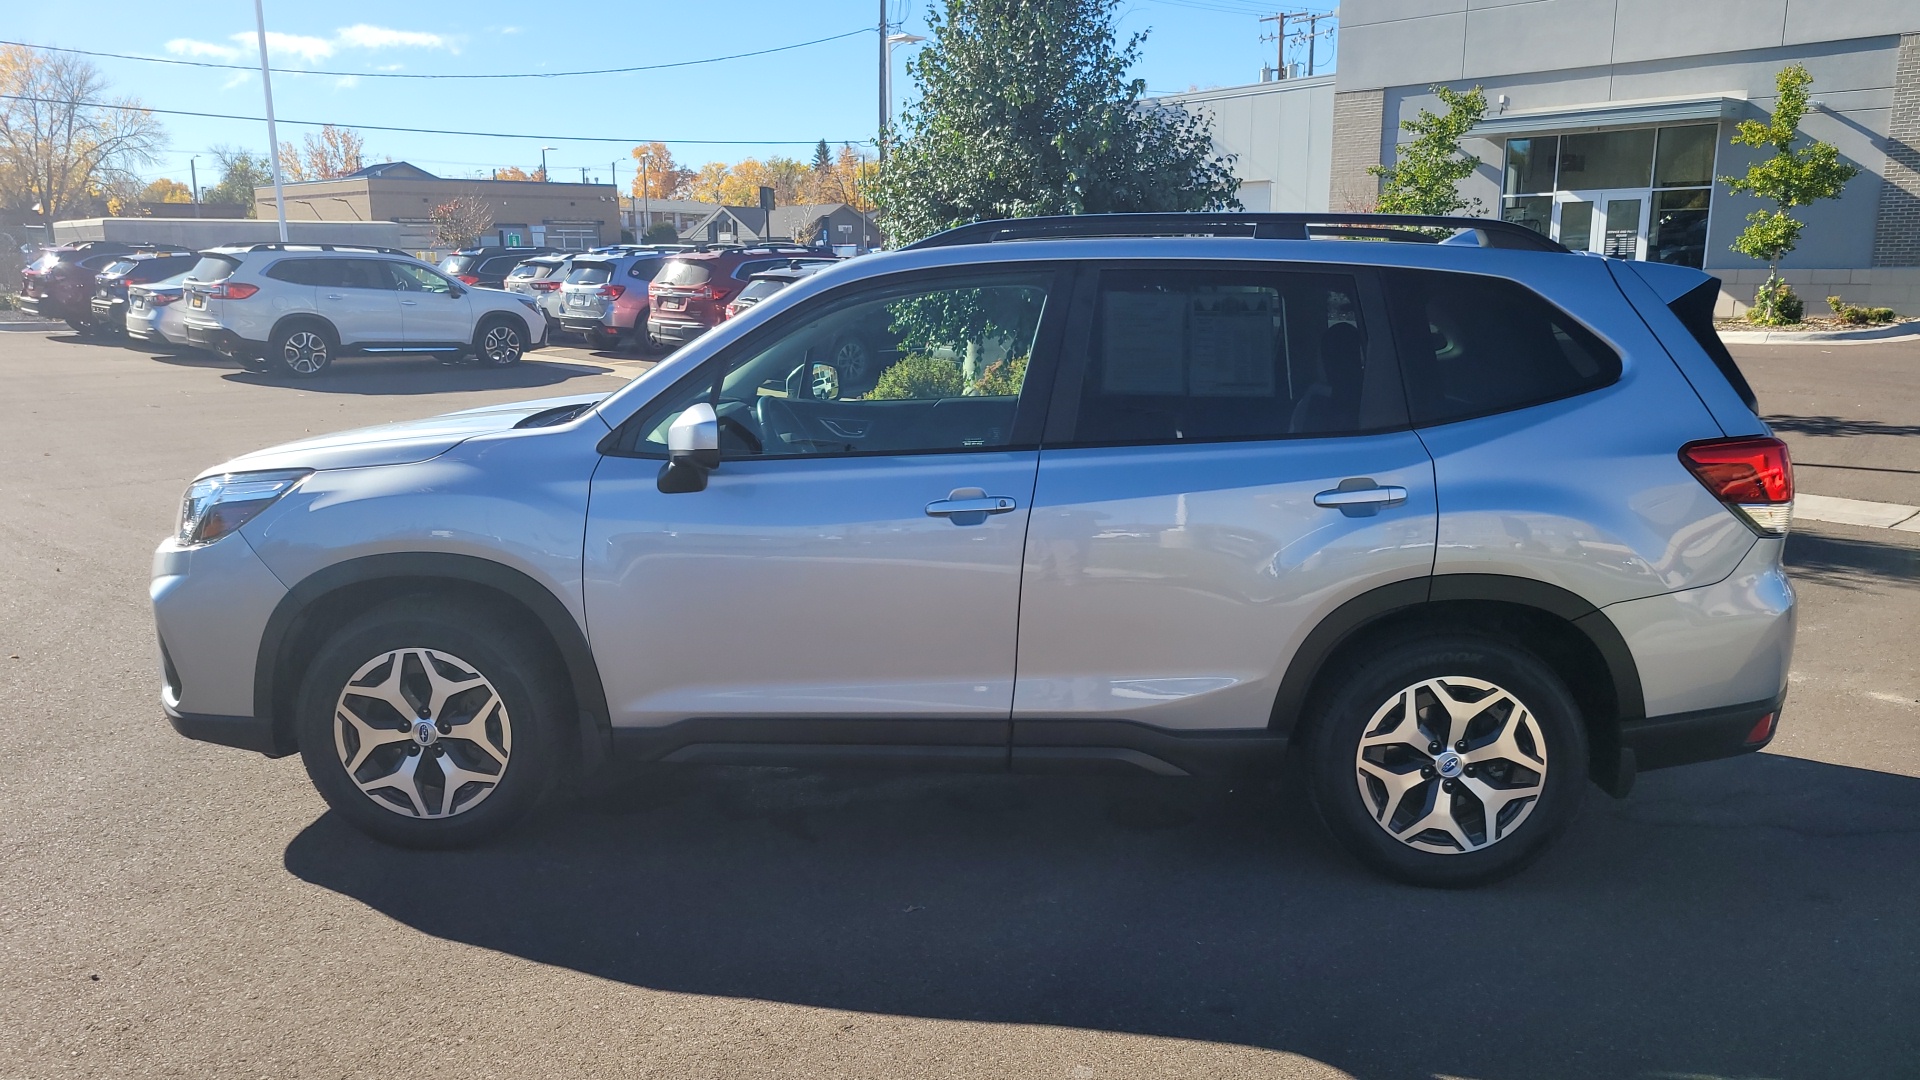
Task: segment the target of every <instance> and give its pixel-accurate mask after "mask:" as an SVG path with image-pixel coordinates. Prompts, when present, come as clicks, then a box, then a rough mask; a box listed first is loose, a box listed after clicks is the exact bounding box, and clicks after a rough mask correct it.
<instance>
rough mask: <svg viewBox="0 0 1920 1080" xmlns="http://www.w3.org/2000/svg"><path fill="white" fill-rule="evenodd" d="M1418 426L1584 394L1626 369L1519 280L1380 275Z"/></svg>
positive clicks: (1402, 273) (1431, 273)
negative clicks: (1385, 291)
mask: <svg viewBox="0 0 1920 1080" xmlns="http://www.w3.org/2000/svg"><path fill="white" fill-rule="evenodd" d="M1383 277H1384V279H1385V283H1386V289H1387V299H1388V305H1389V306H1390V308H1391V309H1392V312H1393V319H1394V333H1395V337H1396V338H1397V340H1398V342H1399V346H1400V357H1401V367H1402V370H1403V372H1404V375H1405V379H1406V385H1407V403H1408V405H1409V407H1410V408H1411V410H1412V413H1413V422H1414V424H1415V425H1417V426H1424V425H1431V424H1444V423H1449V422H1451V421H1454V420H1465V419H1467V418H1469V417H1474V416H1484V415H1486V414H1488V413H1496V412H1503V411H1506V410H1509V409H1519V408H1524V407H1526V406H1529V405H1538V404H1541V403H1543V402H1548V401H1554V400H1557V399H1559V398H1564V397H1571V396H1572V395H1574V394H1583V393H1586V392H1587V391H1589V390H1597V389H1599V388H1600V387H1603V386H1607V385H1609V384H1611V383H1613V382H1614V381H1615V380H1616V379H1618V378H1619V377H1620V357H1619V355H1618V354H1616V353H1615V352H1614V351H1613V350H1612V349H1610V348H1608V347H1607V344H1606V343H1605V342H1603V341H1601V340H1600V339H1599V338H1598V337H1597V336H1595V335H1594V334H1593V333H1592V332H1591V331H1589V330H1588V329H1587V328H1585V327H1583V326H1581V325H1580V324H1579V323H1577V322H1575V321H1574V320H1573V318H1572V317H1571V316H1569V315H1567V313H1566V312H1564V311H1561V310H1560V309H1558V308H1556V307H1554V306H1553V305H1552V304H1550V303H1548V302H1547V301H1546V300H1545V299H1543V298H1542V297H1541V296H1540V295H1539V294H1538V293H1535V292H1534V291H1533V290H1531V289H1528V288H1527V287H1526V286H1524V285H1521V284H1519V283H1518V282H1514V281H1509V280H1507V279H1505V278H1496V277H1486V276H1483V275H1479V274H1454V273H1445V272H1439V271H1431V270H1389V271H1386V272H1385V273H1384V274H1383Z"/></svg>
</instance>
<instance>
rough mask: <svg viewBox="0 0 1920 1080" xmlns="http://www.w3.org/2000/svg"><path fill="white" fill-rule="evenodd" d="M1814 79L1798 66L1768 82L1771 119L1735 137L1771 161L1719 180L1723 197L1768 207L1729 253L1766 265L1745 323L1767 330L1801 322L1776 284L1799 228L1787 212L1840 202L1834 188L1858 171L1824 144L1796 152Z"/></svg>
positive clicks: (1792, 300) (1743, 124)
mask: <svg viewBox="0 0 1920 1080" xmlns="http://www.w3.org/2000/svg"><path fill="white" fill-rule="evenodd" d="M1812 85H1813V76H1811V75H1809V74H1807V69H1806V68H1804V67H1802V66H1801V65H1799V64H1793V65H1790V66H1788V67H1785V68H1782V69H1781V70H1780V74H1779V75H1777V76H1775V77H1774V88H1775V89H1776V90H1777V91H1778V93H1779V96H1778V98H1776V99H1775V101H1774V106H1773V116H1772V117H1771V118H1769V119H1768V120H1767V122H1766V123H1761V122H1760V121H1758V120H1742V121H1740V126H1739V127H1738V128H1737V129H1736V130H1735V132H1734V136H1733V142H1734V145H1736V146H1751V147H1753V148H1755V149H1757V150H1765V149H1771V150H1772V151H1773V156H1772V157H1768V158H1764V159H1762V160H1760V161H1756V162H1754V163H1753V164H1751V165H1748V166H1747V174H1746V175H1745V176H1723V177H1721V178H1720V182H1721V183H1723V184H1725V185H1727V190H1729V191H1732V192H1735V193H1736V194H1738V193H1744V194H1748V195H1752V196H1754V197H1755V198H1758V199H1764V200H1766V201H1768V202H1771V203H1773V208H1772V209H1767V208H1766V207H1762V208H1760V209H1758V210H1755V211H1754V212H1753V213H1751V214H1748V215H1747V227H1746V228H1745V229H1743V230H1741V232H1740V235H1739V236H1737V237H1735V238H1734V241H1733V250H1735V251H1737V252H1739V253H1740V254H1742V255H1745V256H1747V257H1748V258H1752V259H1761V260H1764V261H1765V262H1766V264H1767V280H1766V283H1765V284H1763V285H1761V286H1760V289H1759V292H1758V294H1757V295H1756V296H1755V297H1754V301H1753V307H1752V308H1751V309H1749V310H1748V311H1747V318H1749V319H1752V320H1753V321H1754V322H1757V323H1761V324H1763V325H1767V326H1778V325H1780V324H1782V323H1789V322H1798V321H1799V320H1800V313H1801V304H1800V299H1799V298H1798V297H1796V296H1794V295H1793V290H1792V289H1791V288H1789V287H1788V286H1787V283H1786V282H1784V281H1782V280H1780V270H1779V266H1780V260H1781V259H1783V258H1785V257H1786V255H1787V253H1788V252H1790V251H1792V250H1793V249H1794V247H1795V246H1796V245H1797V244H1799V242H1800V230H1801V229H1803V228H1805V224H1804V223H1803V222H1801V221H1800V219H1798V218H1796V217H1794V216H1793V215H1792V214H1790V213H1788V211H1789V210H1792V209H1794V208H1795V207H1800V206H1807V205H1810V204H1812V203H1815V202H1818V201H1820V200H1821V199H1836V198H1839V197H1840V189H1841V188H1844V187H1846V185H1847V181H1849V180H1851V179H1853V178H1854V177H1855V176H1857V175H1858V174H1859V172H1860V167H1859V166H1857V165H1854V164H1852V163H1851V162H1846V161H1841V160H1840V151H1839V150H1838V149H1836V148H1835V147H1834V146H1833V145H1832V144H1831V143H1823V142H1817V141H1816V142H1811V143H1808V144H1806V145H1804V146H1802V147H1801V148H1800V149H1798V150H1795V149H1794V148H1793V143H1794V140H1795V139H1796V138H1798V137H1799V135H1800V120H1801V118H1802V117H1804V116H1806V114H1807V91H1808V89H1809V88H1810V87H1811V86H1812Z"/></svg>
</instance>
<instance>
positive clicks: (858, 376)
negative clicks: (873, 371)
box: [833, 338, 872, 386]
mask: <svg viewBox="0 0 1920 1080" xmlns="http://www.w3.org/2000/svg"><path fill="white" fill-rule="evenodd" d="M871 363H872V354H871V353H869V352H868V351H867V343H866V342H864V341H861V340H860V339H859V338H848V339H847V340H845V341H842V342H841V343H840V346H839V347H838V348H836V349H834V350H833V366H834V367H836V368H839V369H840V377H841V378H843V379H845V380H846V381H847V382H848V383H849V384H850V385H853V386H859V385H861V383H862V382H863V380H865V379H866V377H867V368H868V367H869V366H871Z"/></svg>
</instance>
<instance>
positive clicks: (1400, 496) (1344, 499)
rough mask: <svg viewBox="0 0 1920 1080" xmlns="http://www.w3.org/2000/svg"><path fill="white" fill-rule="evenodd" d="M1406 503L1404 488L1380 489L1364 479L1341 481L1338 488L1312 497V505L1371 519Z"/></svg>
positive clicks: (1350, 515)
mask: <svg viewBox="0 0 1920 1080" xmlns="http://www.w3.org/2000/svg"><path fill="white" fill-rule="evenodd" d="M1406 501H1407V489H1406V488H1403V487H1381V486H1380V485H1379V484H1376V483H1374V482H1373V481H1372V480H1369V479H1366V478H1365V477H1357V478H1354V479H1349V480H1342V481H1340V486H1339V487H1337V488H1334V489H1333V490H1331V491H1322V492H1320V493H1319V494H1318V495H1315V496H1314V497H1313V505H1315V506H1325V507H1328V508H1330V509H1334V510H1338V511H1340V512H1341V513H1342V514H1345V515H1347V516H1348V517H1372V516H1373V515H1374V514H1377V513H1379V512H1380V511H1381V510H1384V509H1386V508H1388V507H1391V506H1399V505H1400V504H1402V503H1404V502H1406Z"/></svg>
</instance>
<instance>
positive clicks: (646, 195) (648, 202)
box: [635, 154, 653, 239]
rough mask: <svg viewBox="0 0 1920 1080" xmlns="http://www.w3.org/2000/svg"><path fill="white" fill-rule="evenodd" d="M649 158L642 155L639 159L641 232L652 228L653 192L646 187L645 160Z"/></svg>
mask: <svg viewBox="0 0 1920 1080" xmlns="http://www.w3.org/2000/svg"><path fill="white" fill-rule="evenodd" d="M650 156H651V155H647V154H643V155H641V157H640V213H641V215H642V217H641V220H643V221H645V222H646V224H645V225H642V226H641V230H642V231H643V232H644V231H645V230H646V229H649V228H652V227H653V221H652V218H653V192H652V190H651V189H650V188H649V187H648V185H647V158H648V157H650ZM635 239H638V237H635Z"/></svg>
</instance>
